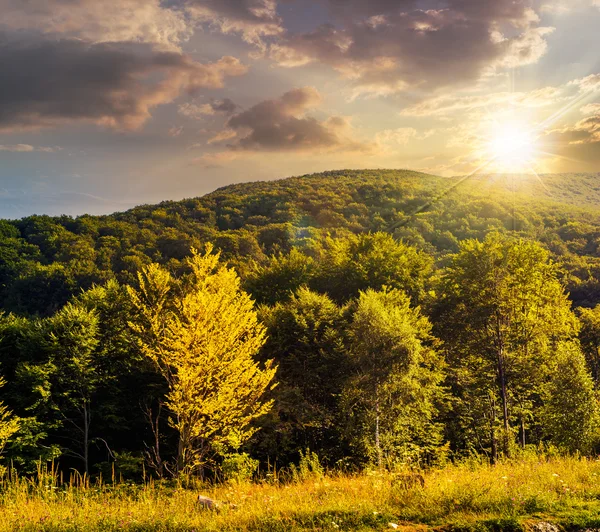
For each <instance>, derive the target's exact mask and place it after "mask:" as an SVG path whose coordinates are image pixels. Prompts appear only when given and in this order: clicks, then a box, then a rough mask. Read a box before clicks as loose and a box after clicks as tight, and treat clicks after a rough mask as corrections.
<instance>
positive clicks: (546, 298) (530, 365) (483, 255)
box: [436, 234, 595, 460]
mask: <svg viewBox="0 0 600 532" xmlns="http://www.w3.org/2000/svg"><path fill="white" fill-rule="evenodd" d="M557 275H558V270H557V267H556V265H555V264H554V263H553V262H552V261H551V260H550V259H549V256H548V252H547V251H546V250H544V249H543V248H542V247H541V246H540V245H539V244H537V243H534V242H527V241H523V240H516V239H511V238H508V237H503V236H500V235H498V234H490V235H488V237H487V238H486V240H485V241H484V242H479V241H475V240H469V241H466V242H464V243H462V244H461V251H460V253H458V254H457V255H455V256H454V258H453V261H452V263H451V265H450V266H448V268H447V269H446V270H445V271H444V273H443V278H442V281H441V286H440V293H441V294H442V297H441V298H440V299H439V301H438V302H437V313H438V316H437V320H436V326H437V331H438V334H439V335H440V337H441V338H442V339H443V340H445V345H446V349H447V353H448V362H449V364H450V367H451V373H450V375H451V382H452V385H453V387H454V389H455V394H456V395H457V397H458V398H460V401H459V405H458V411H457V412H456V414H457V419H458V420H459V423H462V431H463V432H470V433H471V437H472V438H473V441H474V442H478V445H483V444H482V443H481V442H483V441H485V440H486V439H487V438H488V437H489V440H488V441H489V446H487V447H484V449H487V451H488V452H489V453H491V457H492V460H495V459H496V458H497V452H498V438H497V434H498V433H500V434H501V445H502V450H503V452H504V454H505V455H508V454H510V452H511V448H512V445H513V443H514V440H513V429H514V428H515V425H518V426H519V427H518V428H519V430H520V439H521V443H522V445H525V442H526V439H525V438H526V427H527V426H530V427H533V430H532V432H533V436H534V438H535V427H536V422H537V410H536V409H537V408H539V407H540V395H541V393H542V388H543V387H544V383H545V382H547V380H548V379H549V378H550V376H551V375H552V373H553V369H556V368H553V364H555V360H554V357H555V353H556V352H557V351H558V352H560V350H561V349H563V350H564V352H565V353H572V355H573V357H575V358H576V357H577V356H580V352H579V345H578V343H577V341H576V336H577V333H578V323H577V319H576V317H575V315H574V314H573V312H572V311H571V305H570V302H569V301H568V299H567V296H566V294H565V292H564V288H563V286H562V284H561V283H560V282H559V280H558V277H557ZM575 358H574V360H575ZM586 371H587V370H586ZM571 393H572V394H581V397H580V398H579V399H578V400H581V401H584V402H585V403H586V404H587V405H588V406H589V407H591V408H592V410H594V409H595V403H594V402H593V401H592V402H591V403H590V401H589V399H590V398H589V391H588V390H587V389H586V387H584V388H577V389H572V390H571ZM586 397H587V398H586Z"/></svg>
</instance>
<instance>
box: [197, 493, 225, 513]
mask: <svg viewBox="0 0 600 532" xmlns="http://www.w3.org/2000/svg"><path fill="white" fill-rule="evenodd" d="M196 504H197V505H198V506H199V507H200V508H202V509H203V510H218V509H219V506H220V504H219V503H218V502H217V501H215V500H214V499H211V498H210V497H205V496H204V495H198V498H197V499H196Z"/></svg>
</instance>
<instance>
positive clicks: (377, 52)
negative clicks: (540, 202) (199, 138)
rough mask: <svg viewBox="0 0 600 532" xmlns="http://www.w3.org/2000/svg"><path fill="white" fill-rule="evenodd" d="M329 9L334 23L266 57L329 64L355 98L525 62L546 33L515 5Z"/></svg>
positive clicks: (507, 1) (461, 2) (541, 49)
mask: <svg viewBox="0 0 600 532" xmlns="http://www.w3.org/2000/svg"><path fill="white" fill-rule="evenodd" d="M329 5H330V8H331V10H332V13H333V14H334V15H335V16H337V18H338V20H339V23H337V24H335V25H334V24H328V25H322V26H320V27H319V28H317V29H315V30H314V31H312V32H308V33H301V34H292V35H287V36H285V37H284V38H283V39H281V41H280V42H278V43H275V44H274V45H273V46H272V47H271V49H270V56H271V58H272V59H273V60H274V61H276V62H277V63H279V64H280V65H282V66H285V67H296V66H301V65H305V64H308V63H312V62H321V63H325V64H327V65H330V66H331V67H333V68H334V69H336V70H337V71H338V72H339V73H340V74H341V75H342V76H344V77H345V78H347V79H350V80H352V81H353V85H354V95H359V94H364V93H366V94H381V95H385V94H391V93H395V92H398V91H402V90H405V89H407V88H410V87H419V88H421V89H438V88H440V87H445V86H450V85H461V84H466V83H468V82H473V81H476V80H478V79H480V78H481V77H482V76H483V75H485V74H490V73H492V72H494V71H495V70H497V69H502V68H507V67H516V66H522V65H527V64H531V63H534V62H536V61H538V60H539V58H540V57H541V56H542V55H543V54H544V53H545V51H546V41H545V36H546V35H548V33H549V32H550V31H551V29H550V28H544V27H540V26H539V18H538V16H537V15H536V13H535V12H534V11H533V10H532V9H530V8H529V7H528V6H527V3H526V2H522V1H517V0H494V1H493V2H482V1H481V0H447V1H446V2H444V5H445V7H444V8H442V9H418V8H417V6H418V5H419V3H418V2H416V1H411V0H406V1H395V0H378V1H374V2H359V1H358V0H348V1H342V0H329Z"/></svg>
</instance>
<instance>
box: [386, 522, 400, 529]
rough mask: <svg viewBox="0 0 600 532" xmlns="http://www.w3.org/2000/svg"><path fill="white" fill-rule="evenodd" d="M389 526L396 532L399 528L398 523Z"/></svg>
mask: <svg viewBox="0 0 600 532" xmlns="http://www.w3.org/2000/svg"><path fill="white" fill-rule="evenodd" d="M388 525H389V526H390V527H391V528H393V529H394V530H396V529H397V528H398V525H397V524H396V523H388Z"/></svg>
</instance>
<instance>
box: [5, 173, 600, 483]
mask: <svg viewBox="0 0 600 532" xmlns="http://www.w3.org/2000/svg"><path fill="white" fill-rule="evenodd" d="M541 180H542V181H543V185H542V184H541V183H540V182H539V181H538V180H537V179H536V180H529V179H528V178H526V177H524V178H523V179H521V180H519V181H517V182H514V181H513V180H512V179H511V178H510V177H508V178H507V177H506V176H472V177H470V178H469V179H462V180H461V179H460V178H439V177H434V176H429V175H425V174H419V173H414V172H408V171H396V170H364V171H352V170H343V171H337V172H325V173H322V174H315V175H311V176H302V177H294V178H290V179H285V180H280V181H272V182H256V183H246V184H239V185H232V186H229V187H225V188H222V189H219V190H217V191H215V192H213V193H211V194H208V195H206V196H203V197H201V198H192V199H186V200H183V201H180V202H163V203H162V204H160V205H144V206H140V207H136V208H135V209H132V210H129V211H127V212H123V213H116V214H113V215H110V216H87V215H84V216H80V217H77V218H72V217H69V216H61V217H48V216H30V217H27V218H24V219H22V220H15V221H8V220H0V312H1V311H4V314H2V315H0V378H3V379H5V380H6V385H5V386H4V388H3V389H2V401H3V404H4V405H5V408H6V409H7V410H10V411H11V412H13V413H14V416H15V418H18V419H19V426H20V429H19V431H18V432H17V433H15V434H13V436H12V438H11V440H10V441H9V442H8V443H7V444H6V446H5V449H4V455H3V457H2V461H3V462H4V463H13V464H14V465H15V467H16V468H17V469H18V470H19V471H21V472H24V473H25V472H26V473H34V472H35V471H36V469H37V468H38V462H39V461H40V460H41V461H42V462H46V461H51V460H53V459H59V465H58V469H59V471H60V472H62V473H64V472H66V471H69V470H71V469H74V470H77V471H80V472H85V471H86V470H87V471H89V472H90V473H91V474H92V475H94V474H95V472H96V471H102V472H103V474H104V476H105V478H106V474H107V473H110V472H112V470H113V469H114V470H115V471H118V470H119V469H120V468H121V466H123V467H129V466H130V468H129V470H128V473H127V474H128V475H129V476H130V477H132V478H134V477H135V478H138V479H139V478H141V477H142V476H143V474H144V473H143V471H144V469H143V468H142V472H140V471H139V460H140V459H141V457H144V458H145V463H144V467H145V468H146V471H147V472H148V471H151V473H152V475H155V476H158V477H161V478H163V477H165V476H167V473H168V472H167V469H166V468H167V466H170V467H172V468H174V469H177V468H180V469H185V470H186V471H189V470H190V469H192V470H193V469H194V467H195V466H197V465H200V464H203V463H204V464H205V463H206V462H207V461H209V459H210V458H211V457H214V458H215V460H214V461H213V464H211V465H212V466H215V467H216V466H217V465H218V464H221V463H222V459H225V460H227V458H226V457H227V456H230V457H231V456H234V455H235V456H245V455H247V456H248V457H249V460H253V459H259V460H260V462H261V468H262V467H263V466H264V467H267V468H275V469H277V468H278V467H280V465H281V464H288V463H290V462H292V461H294V462H295V461H297V460H299V459H302V458H299V454H298V452H299V450H300V449H306V448H310V449H312V450H313V452H315V453H317V454H318V456H319V461H320V462H322V464H323V465H326V466H327V467H328V468H331V467H334V466H335V465H336V464H344V467H348V468H350V470H358V469H359V468H360V467H363V466H365V465H366V464H368V463H370V462H373V461H375V462H376V461H377V458H378V456H377V455H378V454H379V453H378V452H377V447H378V446H377V445H376V444H375V432H376V431H375V427H376V425H377V417H379V425H380V430H379V437H380V438H379V440H380V441H379V448H380V450H381V455H382V465H386V466H388V467H390V469H394V468H400V469H402V468H404V469H406V468H407V467H409V468H410V467H415V466H416V464H419V465H421V466H424V467H429V468H432V467H436V464H437V463H439V459H440V458H443V457H444V456H445V453H446V451H447V450H448V449H450V451H451V452H450V457H451V458H452V459H454V460H457V459H460V458H461V457H464V456H471V455H477V456H479V455H483V456H486V457H487V458H488V459H489V458H492V459H497V460H500V459H501V456H500V455H502V454H505V455H509V454H510V455H512V456H514V455H519V454H520V453H523V452H528V450H529V449H531V448H533V447H535V448H537V447H538V446H544V447H545V448H547V447H548V446H551V447H552V448H554V449H556V450H557V452H559V453H591V452H593V451H595V450H597V449H598V447H597V446H598V427H597V416H596V413H597V405H596V402H597V401H596V393H597V387H598V382H599V377H598V375H599V371H600V370H599V367H600V362H599V360H600V359H599V355H598V352H599V349H600V348H599V346H600V340H599V338H600V332H599V331H600V318H599V317H598V316H599V315H600V311H599V310H598V309H599V308H600V307H598V306H597V305H598V304H600V258H599V256H600V215H599V214H598V211H597V207H598V206H599V205H600V194H599V193H598V187H597V176H594V175H547V176H541ZM211 243H212V244H214V245H215V247H216V249H217V250H218V253H217V254H215V255H212V254H210V253H208V254H207V253H201V254H198V253H197V252H196V251H195V250H196V249H202V250H210V249H212V248H211V245H212V244H211ZM217 256H218V257H219V258H217ZM234 272H235V273H234ZM140 275H141V277H140ZM238 276H239V277H238ZM140 281H141V285H140ZM132 296H133V297H132ZM251 298H252V299H251ZM252 300H254V301H256V303H257V304H259V305H260V306H259V307H258V308H257V310H256V311H255V310H254V307H253V301H252ZM129 323H132V324H134V327H133V329H132V328H131V327H129ZM431 327H433V329H431ZM134 329H135V330H134ZM236 331H237V332H236ZM236 335H237V336H236ZM234 338H237V339H238V340H239V341H237V342H236V341H234V340H233V339H234ZM438 339H439V340H438ZM206 346H209V347H210V349H208V350H206V349H205V347H206ZM219 346H220V347H219ZM228 346H229V347H228ZM219 360H220V361H221V362H219ZM275 366H277V367H278V369H277V374H276V376H274V371H275ZM225 368H226V370H225ZM236 372H237V375H238V376H236ZM209 375H213V376H214V380H210V379H208V378H207V376H209ZM240 376H241V377H240ZM211 378H212V377H211ZM236 379H237V380H238V381H239V382H237V383H236ZM244 379H245V380H244ZM275 380H277V382H278V383H279V385H278V386H277V387H275V388H273V387H272V383H273V382H274V381H275ZM202 394H204V395H202ZM378 398H379V400H378ZM377 405H379V416H377V410H378V409H377ZM261 414H264V415H261ZM230 419H232V420H234V422H230ZM192 427H193V429H192ZM259 429H260V430H259ZM182 435H183V438H182ZM523 448H524V449H523ZM190 450H191V451H190ZM190 452H191V455H190ZM217 454H220V455H221V456H220V457H219V456H216V455H217ZM173 457H175V461H173ZM177 457H179V460H177ZM250 457H251V458H250ZM232 460H234V462H235V460H238V458H235V459H233V458H232ZM240 460H241V459H240ZM184 462H186V463H187V465H185V466H184V465H183V463H184ZM128 464H129V466H128ZM194 464H195V465H194ZM136 468H137V469H136Z"/></svg>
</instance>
